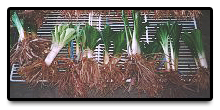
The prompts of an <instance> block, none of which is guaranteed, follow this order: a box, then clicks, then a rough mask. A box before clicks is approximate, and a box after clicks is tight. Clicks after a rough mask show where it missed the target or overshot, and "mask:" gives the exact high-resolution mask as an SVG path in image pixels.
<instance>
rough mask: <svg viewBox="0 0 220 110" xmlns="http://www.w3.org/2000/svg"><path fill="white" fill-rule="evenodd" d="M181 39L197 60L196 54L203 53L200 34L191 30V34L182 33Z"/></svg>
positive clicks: (198, 31)
mask: <svg viewBox="0 0 220 110" xmlns="http://www.w3.org/2000/svg"><path fill="white" fill-rule="evenodd" d="M182 39H183V41H184V42H185V43H186V45H187V46H188V47H189V48H190V50H191V51H192V54H193V56H194V57H195V58H198V54H202V52H204V50H203V43H202V32H201V31H200V30H199V29H195V30H193V31H192V32H191V34H189V33H187V32H184V34H183V36H182Z"/></svg>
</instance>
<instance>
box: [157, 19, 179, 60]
mask: <svg viewBox="0 0 220 110" xmlns="http://www.w3.org/2000/svg"><path fill="white" fill-rule="evenodd" d="M171 24H172V25H171ZM180 34H181V28H180V27H179V26H178V24H177V23H176V22H175V23H171V22H167V23H166V24H163V25H159V29H157V32H156V36H155V37H156V38H157V39H158V42H159V43H160V44H161V46H162V48H163V50H164V52H165V54H168V53H166V52H168V41H169V39H170V40H171V42H172V45H173V46H172V47H173V51H174V53H175V57H178V54H179V47H180V46H179V38H180Z"/></svg>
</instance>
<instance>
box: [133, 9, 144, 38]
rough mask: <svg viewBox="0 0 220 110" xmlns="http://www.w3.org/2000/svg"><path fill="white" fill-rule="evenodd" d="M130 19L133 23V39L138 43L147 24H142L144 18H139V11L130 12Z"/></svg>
mask: <svg viewBox="0 0 220 110" xmlns="http://www.w3.org/2000/svg"><path fill="white" fill-rule="evenodd" d="M132 18H133V22H134V32H135V37H136V39H137V41H139V40H140V37H141V36H142V35H143V33H144V32H145V30H146V26H147V25H148V24H147V23H143V22H144V17H143V16H141V13H140V11H138V10H132ZM133 37H134V36H133Z"/></svg>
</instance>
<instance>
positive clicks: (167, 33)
mask: <svg viewBox="0 0 220 110" xmlns="http://www.w3.org/2000/svg"><path fill="white" fill-rule="evenodd" d="M180 34H181V28H180V26H178V24H177V23H176V22H175V23H171V22H167V23H166V24H161V25H160V26H159V29H158V30H157V33H156V38H157V39H158V40H157V41H158V43H159V44H160V45H161V47H162V49H163V53H164V60H165V70H166V71H164V72H162V73H160V74H158V75H159V76H160V81H161V82H162V84H163V87H164V90H163V91H162V97H172V98H173V97H186V96H187V95H186V94H187V92H194V90H192V89H191V88H190V85H191V83H187V82H184V81H183V80H181V75H180V74H179V72H178V55H179V47H180V46H179V38H180ZM169 49H170V52H169ZM169 53H170V54H169ZM180 93H181V94H180Z"/></svg>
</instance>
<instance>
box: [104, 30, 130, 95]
mask: <svg viewBox="0 0 220 110" xmlns="http://www.w3.org/2000/svg"><path fill="white" fill-rule="evenodd" d="M103 33H108V34H107V35H106V34H103V35H106V36H103V37H102V40H103V42H104V45H105V51H108V50H109V46H110V41H113V43H114V51H113V57H111V56H110V55H108V54H107V55H105V57H104V62H105V63H104V65H102V67H101V73H102V74H101V75H102V80H103V82H104V83H103V87H102V88H103V89H102V93H103V95H106V94H107V93H113V92H114V90H116V89H117V88H118V87H121V86H122V85H124V84H125V80H126V79H127V75H126V73H125V72H122V69H121V66H117V65H118V61H119V60H120V59H121V56H122V53H123V49H124V48H125V47H126V42H124V41H125V32H124V31H119V32H113V31H112V30H111V29H110V27H109V26H106V28H105V29H104V30H103ZM106 37H107V38H106ZM106 41H108V42H106ZM105 53H106V52H105Z"/></svg>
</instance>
